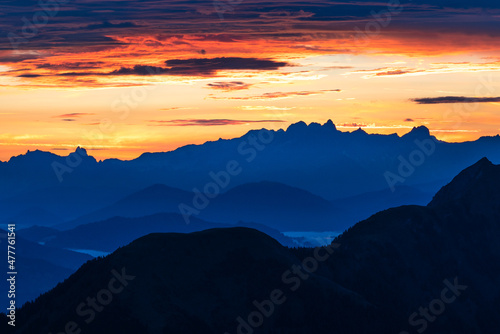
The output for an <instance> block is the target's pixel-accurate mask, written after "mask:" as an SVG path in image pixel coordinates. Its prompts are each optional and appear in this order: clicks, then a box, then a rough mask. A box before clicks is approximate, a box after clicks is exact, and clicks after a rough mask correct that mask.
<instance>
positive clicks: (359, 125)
mask: <svg viewBox="0 0 500 334" xmlns="http://www.w3.org/2000/svg"><path fill="white" fill-rule="evenodd" d="M336 126H337V127H340V128H365V127H367V126H369V124H365V123H354V122H353V123H342V124H337V125H336Z"/></svg>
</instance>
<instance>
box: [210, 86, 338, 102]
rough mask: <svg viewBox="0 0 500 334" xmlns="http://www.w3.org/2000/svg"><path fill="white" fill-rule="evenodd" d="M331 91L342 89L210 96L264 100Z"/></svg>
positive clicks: (218, 98) (214, 97)
mask: <svg viewBox="0 0 500 334" xmlns="http://www.w3.org/2000/svg"><path fill="white" fill-rule="evenodd" d="M329 92H341V90H340V89H324V90H316V91H298V92H272V93H264V94H261V95H253V96H230V97H219V96H213V95H210V96H208V98H209V99H212V100H250V101H252V100H254V101H263V100H281V99H288V98H292V97H298V96H311V95H320V94H325V93H329Z"/></svg>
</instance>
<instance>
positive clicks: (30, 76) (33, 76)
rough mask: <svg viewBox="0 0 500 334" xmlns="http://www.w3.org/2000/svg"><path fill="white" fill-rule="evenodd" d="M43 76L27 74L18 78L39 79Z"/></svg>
mask: <svg viewBox="0 0 500 334" xmlns="http://www.w3.org/2000/svg"><path fill="white" fill-rule="evenodd" d="M41 76H42V75H40V74H30V73H26V74H21V75H18V76H17V77H18V78H38V77H41Z"/></svg>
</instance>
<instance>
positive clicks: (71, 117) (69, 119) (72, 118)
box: [52, 112, 95, 122]
mask: <svg viewBox="0 0 500 334" xmlns="http://www.w3.org/2000/svg"><path fill="white" fill-rule="evenodd" d="M92 115H95V114H92V113H78V112H76V113H71V114H62V115H57V116H52V118H61V121H63V122H75V121H76V120H77V118H80V117H84V116H92Z"/></svg>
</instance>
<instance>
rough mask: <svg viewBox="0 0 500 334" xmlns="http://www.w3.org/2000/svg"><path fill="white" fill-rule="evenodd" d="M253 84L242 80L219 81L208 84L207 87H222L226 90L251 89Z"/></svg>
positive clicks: (221, 88)
mask: <svg viewBox="0 0 500 334" xmlns="http://www.w3.org/2000/svg"><path fill="white" fill-rule="evenodd" d="M252 86H253V84H248V83H244V82H242V81H229V82H227V81H226V82H224V81H219V82H213V83H209V84H207V88H212V89H220V90H223V91H226V92H229V91H233V90H243V89H249V88H250V87H252Z"/></svg>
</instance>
